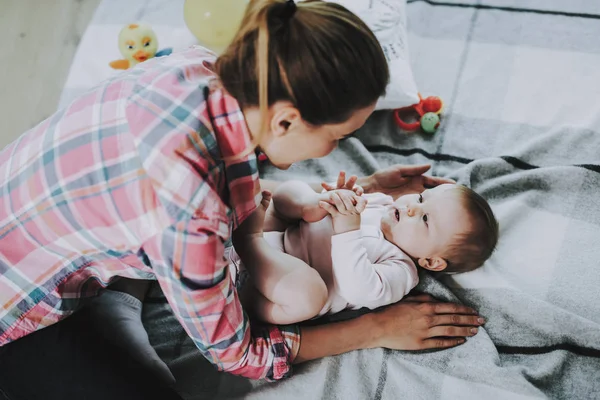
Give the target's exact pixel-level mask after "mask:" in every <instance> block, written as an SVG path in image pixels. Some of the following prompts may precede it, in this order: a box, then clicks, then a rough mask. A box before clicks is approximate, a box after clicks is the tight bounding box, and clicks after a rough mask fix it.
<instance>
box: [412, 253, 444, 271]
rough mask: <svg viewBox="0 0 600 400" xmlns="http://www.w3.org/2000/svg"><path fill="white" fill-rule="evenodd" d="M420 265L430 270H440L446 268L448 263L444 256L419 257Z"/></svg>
mask: <svg viewBox="0 0 600 400" xmlns="http://www.w3.org/2000/svg"><path fill="white" fill-rule="evenodd" d="M418 263H419V266H421V267H423V268H425V269H428V270H430V271H436V272H440V271H443V270H445V269H446V267H447V266H448V263H447V262H446V260H444V259H443V258H442V257H431V258H419V261H418Z"/></svg>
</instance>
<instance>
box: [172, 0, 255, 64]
mask: <svg viewBox="0 0 600 400" xmlns="http://www.w3.org/2000/svg"><path fill="white" fill-rule="evenodd" d="M248 2H249V0H186V2H185V5H184V8H183V18H184V19H185V23H186V25H187V27H188V28H189V30H190V31H191V32H192V34H193V35H194V36H195V37H196V39H198V42H199V43H200V44H201V45H202V46H204V47H207V48H209V49H211V50H212V51H214V52H216V53H221V52H222V51H223V50H225V48H227V46H228V45H229V43H231V41H232V40H233V38H234V36H235V34H236V33H237V31H238V28H239V27H240V23H241V22H242V18H243V17H244V11H245V10H246V7H247V5H248Z"/></svg>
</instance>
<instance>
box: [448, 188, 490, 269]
mask: <svg viewBox="0 0 600 400" xmlns="http://www.w3.org/2000/svg"><path fill="white" fill-rule="evenodd" d="M452 190H457V191H459V193H460V196H461V200H462V205H463V207H465V208H466V210H467V212H468V214H469V216H470V226H471V227H470V229H469V230H468V231H467V232H463V233H461V234H459V235H458V236H457V237H456V238H455V239H454V240H453V241H452V243H451V244H450V246H449V248H448V250H447V251H446V253H445V255H444V259H445V260H446V262H447V264H448V266H447V267H446V269H445V270H444V271H443V272H445V273H454V274H456V273H461V272H468V271H472V270H474V269H477V268H479V267H481V266H482V265H483V263H484V262H485V261H486V260H487V259H488V258H490V256H491V255H492V253H493V251H494V249H495V248H496V244H497V243H498V235H499V233H498V221H497V220H496V217H495V216H494V213H493V212H492V209H491V207H490V205H489V204H488V202H487V201H486V200H485V199H484V198H483V197H481V196H480V195H479V194H477V193H476V192H475V191H474V190H472V189H470V188H468V187H466V186H462V185H458V186H457V187H456V188H455V189H452Z"/></svg>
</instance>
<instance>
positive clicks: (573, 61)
mask: <svg viewBox="0 0 600 400" xmlns="http://www.w3.org/2000/svg"><path fill="white" fill-rule="evenodd" d="M133 3H135V4H136V5H135V7H139V10H137V11H136V12H135V13H134V12H133V11H131V12H129V13H130V14H131V15H135V16H136V17H137V18H138V19H144V17H145V15H146V14H145V13H144V10H145V8H144V7H145V5H146V4H147V3H149V4H150V5H151V7H150V5H149V6H148V9H150V10H151V13H150V14H148V16H149V19H152V18H154V17H153V16H155V17H156V18H158V17H157V16H158V15H160V16H161V19H160V21H158V19H157V21H156V22H155V21H152V20H150V21H149V22H151V23H161V24H163V25H168V24H172V25H173V26H177V27H179V28H180V25H179V24H181V17H180V16H179V14H177V16H175V14H176V13H171V12H165V13H162V12H159V11H157V10H160V9H165V10H166V9H171V8H172V7H174V3H177V4H179V5H180V3H181V1H177V2H174V1H166V0H152V1H149V2H147V1H138V0H136V1H132V3H131V4H133ZM409 3H410V4H409V5H408V21H409V30H410V35H409V46H410V51H411V63H412V65H413V70H414V74H415V78H416V80H417V83H418V85H419V88H420V90H421V92H422V93H423V94H424V95H431V94H435V95H439V96H441V97H442V98H443V99H444V100H445V102H446V110H445V113H444V116H443V120H442V125H441V129H440V130H439V131H438V132H437V133H436V134H434V135H426V134H420V133H415V134H406V133H403V132H401V131H400V130H399V129H398V128H397V127H396V126H395V125H394V123H393V121H392V117H391V114H390V113H389V112H380V113H377V114H375V115H374V116H373V117H372V118H371V119H370V121H368V123H367V125H366V126H365V127H364V128H363V129H361V130H360V131H359V132H357V134H356V136H355V137H353V138H350V139H348V140H346V141H344V142H343V143H342V144H341V146H340V148H339V149H338V150H336V151H335V152H334V153H333V154H331V155H330V156H329V157H327V158H324V159H320V160H313V161H309V162H305V163H301V164H298V165H296V166H294V167H293V168H292V169H291V170H289V171H287V172H285V173H283V172H281V171H276V170H274V169H272V168H269V167H266V168H264V171H262V172H263V174H264V177H267V178H275V179H283V178H285V179H289V178H291V177H296V178H301V179H310V180H316V179H319V178H323V179H331V178H333V177H334V176H335V175H336V174H337V172H338V170H339V168H340V167H342V168H344V169H346V170H347V171H348V172H350V173H356V174H368V173H371V172H373V171H375V170H376V169H378V168H381V167H385V166H387V165H390V164H393V163H403V164H415V163H431V164H432V165H433V169H432V173H433V174H435V175H438V176H445V177H450V178H453V179H456V180H457V181H458V182H459V183H462V184H465V185H468V186H470V187H472V188H473V189H475V190H476V191H478V192H479V193H480V194H482V195H483V196H484V197H485V198H487V199H488V200H489V201H490V203H491V204H492V207H493V209H494V211H495V213H496V214H497V216H498V218H499V221H500V224H501V240H500V244H499V248H498V250H497V251H496V253H495V254H494V255H493V257H492V258H491V259H490V260H489V261H488V262H487V263H486V264H485V266H484V267H483V268H481V269H480V270H478V271H474V272H471V273H468V274H463V275H456V276H454V277H452V278H446V279H445V280H443V281H436V280H435V279H433V278H431V277H430V276H428V275H426V274H423V275H422V276H421V283H420V285H419V288H418V289H420V290H423V291H426V292H429V293H431V294H433V295H434V296H436V297H439V298H441V299H445V300H452V301H459V302H461V303H464V304H468V305H470V306H473V307H474V308H476V309H477V310H479V312H480V313H481V314H482V315H483V316H485V317H486V318H487V320H488V322H487V324H486V326H485V328H484V329H482V330H481V331H480V333H479V334H478V335H477V336H475V337H474V338H472V339H470V340H468V342H467V343H466V344H465V345H463V346H460V347H457V348H455V349H452V350H446V351H440V352H426V353H423V352H421V353H419V352H417V353H414V352H402V351H390V350H382V349H379V350H368V351H356V352H352V353H349V354H345V355H341V356H338V357H330V358H327V359H323V360H319V361H315V362H310V363H307V364H305V365H302V366H298V367H297V368H296V369H295V375H294V377H292V378H291V379H288V380H286V381H283V382H280V383H277V384H269V383H265V382H249V381H247V380H245V379H242V378H238V377H233V376H230V375H227V374H222V373H218V372H216V371H215V370H214V368H213V367H212V366H210V365H208V363H207V362H206V360H204V359H203V358H202V357H201V356H200V355H199V353H198V352H197V351H196V350H195V348H194V346H193V344H192V343H191V341H190V340H189V339H187V337H186V334H185V332H184V331H183V330H182V329H181V328H180V327H179V325H178V323H177V322H176V320H175V319H174V318H173V316H172V314H171V313H170V311H169V309H168V306H167V305H166V304H165V302H164V299H162V297H161V294H160V291H159V290H155V291H154V293H153V295H152V297H151V298H150V299H149V300H148V303H147V305H146V307H145V322H146V324H147V328H148V329H149V331H150V336H151V340H152V342H153V343H154V344H155V345H156V348H157V351H158V352H159V354H160V355H161V356H162V357H164V359H165V360H167V361H168V363H169V365H170V366H171V368H172V369H173V371H174V374H175V375H176V376H178V378H179V382H178V386H179V389H180V390H181V392H182V393H183V394H184V396H185V397H186V398H189V399H204V398H207V399H208V398H238V397H239V398H241V397H247V398H250V399H261V400H263V399H265V400H266V399H286V400H287V399H318V398H326V399H336V398H340V399H434V400H442V399H450V400H452V399H459V398H460V399H480V398H483V397H485V398H486V399H511V400H512V399H538V398H555V399H595V398H600V290H599V289H598V288H599V287H600V261H599V260H600V190H599V189H600V40H598V39H599V37H600V2H598V1H595V0H577V1H575V0H570V1H559V0H545V1H541V0H520V1H515V0H505V1H501V0H482V1H476V2H469V1H464V2H459V1H454V0H447V1H445V2H438V1H412V2H410V1H409ZM128 4H130V3H129V2H128ZM122 5H123V4H122V3H121V2H118V1H116V0H105V1H104V2H103V4H102V5H101V8H100V10H99V12H98V14H97V15H96V18H95V20H94V23H93V25H92V28H96V29H97V28H98V26H99V25H102V24H106V23H107V21H113V20H111V19H110V16H111V15H112V16H113V17H114V19H115V20H116V21H117V22H111V23H120V22H121V21H120V19H119V17H118V15H117V14H118V13H120V12H121V11H122ZM164 18H166V20H165V19H164ZM125 22H126V21H125ZM94 24H95V25H94ZM97 30H98V31H102V29H97ZM92 31H93V29H92ZM91 38H93V37H92V36H88V37H86V38H85V40H91ZM67 89H69V88H67ZM67 93H68V92H67Z"/></svg>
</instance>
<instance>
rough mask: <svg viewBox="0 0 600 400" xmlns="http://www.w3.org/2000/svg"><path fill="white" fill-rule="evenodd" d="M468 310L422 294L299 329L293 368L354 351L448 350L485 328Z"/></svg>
mask: <svg viewBox="0 0 600 400" xmlns="http://www.w3.org/2000/svg"><path fill="white" fill-rule="evenodd" d="M484 322H485V321H484V320H483V318H481V317H480V316H479V315H477V312H476V311H475V310H473V309H471V308H469V307H465V306H461V305H458V304H453V303H440V302H438V301H437V300H435V299H434V298H433V297H431V296H429V295H426V294H423V295H418V296H408V297H405V298H404V299H403V300H402V301H400V302H399V303H396V304H392V305H390V306H387V307H385V308H383V309H381V310H378V311H375V312H371V313H368V314H365V315H362V316H360V317H358V318H354V319H351V320H347V321H342V322H335V323H331V324H324V325H318V326H307V327H301V337H300V351H299V352H298V354H297V355H296V357H295V359H294V363H301V362H305V361H308V360H314V359H317V358H322V357H326V356H332V355H336V354H341V353H346V352H348V351H352V350H358V349H372V348H376V347H385V348H388V349H393V350H427V349H446V348H449V347H454V346H458V345H460V344H462V343H464V342H465V340H466V338H467V337H470V336H473V335H475V334H476V333H477V330H478V328H479V326H481V325H483V324H484Z"/></svg>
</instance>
